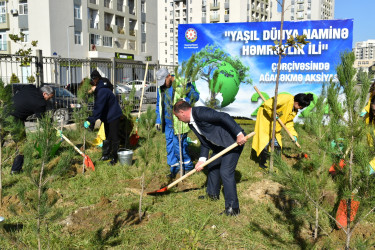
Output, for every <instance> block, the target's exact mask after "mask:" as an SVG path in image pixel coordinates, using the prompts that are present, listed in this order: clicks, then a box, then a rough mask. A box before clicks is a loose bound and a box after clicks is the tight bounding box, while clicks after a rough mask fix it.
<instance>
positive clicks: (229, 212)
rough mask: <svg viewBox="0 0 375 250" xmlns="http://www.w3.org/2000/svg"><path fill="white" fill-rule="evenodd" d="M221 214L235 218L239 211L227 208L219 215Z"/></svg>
mask: <svg viewBox="0 0 375 250" xmlns="http://www.w3.org/2000/svg"><path fill="white" fill-rule="evenodd" d="M222 214H225V215H226V216H237V215H239V214H240V209H239V208H232V207H228V208H226V209H225V210H224V211H223V212H221V213H220V215H222Z"/></svg>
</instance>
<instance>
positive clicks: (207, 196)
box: [198, 194, 219, 201]
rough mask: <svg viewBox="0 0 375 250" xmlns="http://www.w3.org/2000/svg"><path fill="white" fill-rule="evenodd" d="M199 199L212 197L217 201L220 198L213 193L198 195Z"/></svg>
mask: <svg viewBox="0 0 375 250" xmlns="http://www.w3.org/2000/svg"><path fill="white" fill-rule="evenodd" d="M198 199H199V200H203V199H210V200H212V201H217V200H219V196H218V195H213V194H207V195H200V196H198Z"/></svg>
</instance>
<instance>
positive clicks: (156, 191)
mask: <svg viewBox="0 0 375 250" xmlns="http://www.w3.org/2000/svg"><path fill="white" fill-rule="evenodd" d="M167 190H168V186H167V187H163V188H162V189H159V190H155V191H152V192H148V193H147V194H148V195H153V194H158V193H164V192H166V191H167Z"/></svg>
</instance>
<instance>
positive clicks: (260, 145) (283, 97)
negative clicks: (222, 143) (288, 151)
mask: <svg viewBox="0 0 375 250" xmlns="http://www.w3.org/2000/svg"><path fill="white" fill-rule="evenodd" d="M312 100H313V95H312V94H303V93H300V94H297V95H295V96H293V95H291V94H279V95H278V96H277V108H276V113H277V114H276V116H277V117H278V118H280V120H281V121H282V122H283V123H284V124H285V126H286V127H287V129H288V130H289V132H290V133H291V134H292V135H293V136H294V139H295V141H297V136H298V134H297V132H296V131H295V129H294V122H293V119H294V117H295V116H296V115H297V112H298V110H300V109H304V108H305V107H307V106H309V105H310V102H311V101H312ZM273 102H274V98H273V97H272V98H270V99H268V100H267V101H265V102H264V103H263V104H262V105H261V106H260V108H259V110H258V114H257V120H256V123H255V136H254V138H253V144H252V148H253V149H254V150H255V151H256V155H257V156H258V157H259V167H260V168H262V169H266V168H267V166H266V165H265V164H266V162H267V158H268V156H269V154H268V151H269V149H268V146H269V145H270V141H271V139H272V127H273V123H272V120H273V116H272V111H273ZM281 128H282V127H281V125H280V124H279V122H276V131H275V132H276V140H275V149H276V151H278V152H281V147H282V141H281Z"/></svg>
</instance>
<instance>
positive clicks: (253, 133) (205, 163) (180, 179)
mask: <svg viewBox="0 0 375 250" xmlns="http://www.w3.org/2000/svg"><path fill="white" fill-rule="evenodd" d="M254 135H255V132H251V133H250V134H248V135H246V136H245V138H246V139H249V138H251V137H253V136H254ZM237 146H238V144H237V142H235V143H233V144H232V145H230V146H229V147H227V148H226V149H224V150H222V151H221V152H220V153H218V154H216V155H214V156H213V157H211V158H210V159H208V160H207V161H206V162H204V163H203V164H202V165H200V166H201V167H202V168H204V167H205V166H207V165H208V164H210V163H211V162H213V161H214V160H216V159H217V158H219V157H221V156H222V155H224V154H226V153H228V152H229V151H231V150H232V149H234V148H235V147H237ZM195 172H197V170H195V169H193V170H191V171H190V172H189V173H187V174H185V175H184V176H182V177H180V178H178V179H177V180H175V181H174V182H172V183H171V184H169V185H168V186H167V189H170V188H171V187H173V186H175V185H176V184H177V183H179V182H181V181H182V180H184V179H186V178H188V177H189V176H190V175H192V174H194V173H195Z"/></svg>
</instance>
